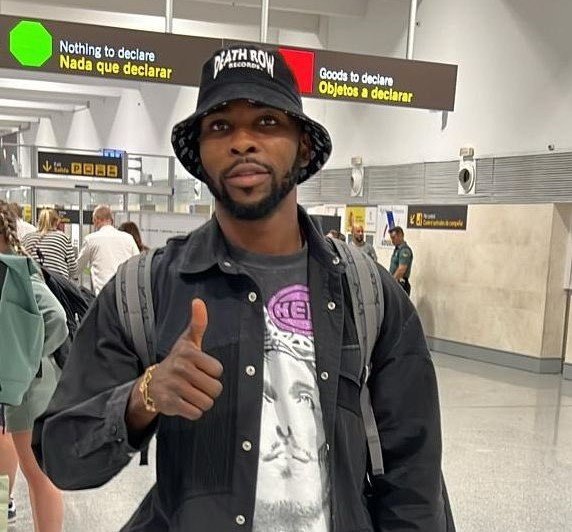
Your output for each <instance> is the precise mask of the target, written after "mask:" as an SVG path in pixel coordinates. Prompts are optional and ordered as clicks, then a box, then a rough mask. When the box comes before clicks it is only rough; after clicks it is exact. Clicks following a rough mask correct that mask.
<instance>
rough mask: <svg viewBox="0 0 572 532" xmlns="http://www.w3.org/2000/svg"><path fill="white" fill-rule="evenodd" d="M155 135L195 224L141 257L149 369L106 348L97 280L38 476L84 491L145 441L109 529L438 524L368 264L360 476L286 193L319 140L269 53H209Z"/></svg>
mask: <svg viewBox="0 0 572 532" xmlns="http://www.w3.org/2000/svg"><path fill="white" fill-rule="evenodd" d="M172 142H173V146H174V148H175V153H176V154H177V157H178V158H179V160H180V161H181V163H182V164H183V165H184V166H185V167H186V169H187V170H188V171H189V172H190V173H191V174H193V175H195V176H197V177H198V178H199V179H201V180H203V181H204V182H205V183H207V184H208V186H209V188H210V190H211V192H212V193H213V195H214V197H215V198H216V212H215V216H214V217H213V219H211V220H210V221H209V222H208V223H206V224H205V225H204V226H203V227H201V228H199V229H198V230H197V231H195V232H193V233H191V234H190V235H188V236H186V237H180V238H175V239H171V240H170V242H169V243H168V244H167V246H166V247H165V248H163V249H162V250H160V251H159V252H158V253H157V255H156V256H155V258H154V261H153V269H152V283H151V284H152V290H153V297H154V309H155V323H156V337H157V341H156V353H157V358H158V361H159V362H158V364H156V365H153V366H151V367H149V368H147V369H146V370H145V369H144V368H143V366H142V364H141V361H140V360H139V359H138V357H137V355H136V354H135V350H134V348H133V345H130V343H128V342H127V341H126V337H125V334H124V332H123V330H122V329H121V327H120V326H119V316H118V313H117V310H116V293H115V283H109V284H108V285H107V286H106V287H105V288H104V289H103V290H102V292H101V294H100V295H99V297H98V299H97V301H96V302H95V304H94V305H93V306H92V308H91V310H90V312H89V314H88V315H87V316H86V318H85V319H84V321H83V324H82V326H81V328H80V330H79V331H78V333H77V335H76V339H75V342H74V346H73V348H72V353H71V356H70V359H69V360H68V362H67V364H66V366H65V369H64V373H63V376H62V379H61V381H60V386H59V388H58V390H57V391H56V394H55V395H54V399H53V401H52V404H51V405H50V407H49V409H48V411H47V413H46V414H45V415H44V426H43V433H42V439H43V445H42V448H41V449H40V448H38V447H37V446H36V453H37V456H38V457H39V459H40V460H42V462H43V466H44V467H45V469H46V471H47V472H48V474H49V475H50V477H51V478H52V479H53V480H54V481H55V482H56V484H57V485H59V486H61V487H63V488H65V489H83V488H90V487H96V486H99V485H101V484H103V483H105V482H107V481H108V480H109V479H110V478H111V477H112V476H114V475H115V474H116V473H118V472H119V471H120V470H121V469H122V468H123V467H124V466H125V465H126V464H127V463H128V461H129V459H130V457H131V456H132V455H133V453H135V452H136V451H137V450H139V449H140V448H142V447H143V446H144V445H146V444H147V443H148V441H149V439H150V438H151V436H152V435H153V434H154V433H156V434H157V485H156V486H155V488H154V489H153V490H152V491H151V492H150V493H149V495H148V496H147V497H146V498H145V500H144V501H143V503H142V504H141V506H140V507H139V509H138V511H137V512H136V513H135V515H134V516H133V517H132V518H131V520H130V522H129V523H128V524H127V525H126V526H125V527H124V529H123V530H125V531H150V532H151V531H152V532H162V531H166V530H170V531H186V530H191V529H192V530H193V532H206V531H209V532H210V531H216V532H226V531H232V530H247V531H255V532H273V531H276V532H283V531H288V532H289V531H292V532H293V531H296V532H349V531H357V530H360V531H363V532H373V531H374V530H393V531H406V530H422V531H427V532H444V531H445V530H446V528H445V524H444V514H443V500H442V497H441V480H440V460H441V435H440V421H439V406H438V399H437V387H436V380H435V374H434V369H433V365H432V363H431V359H430V355H429V352H428V350H427V346H426V343H425V339H424V336H423V332H422V329H421V325H420V322H419V318H418V316H417V314H416V312H415V309H414V307H413V305H412V304H411V303H410V301H409V299H408V298H407V297H406V296H405V294H403V292H402V290H400V289H399V287H397V286H396V285H395V283H394V282H393V281H392V280H391V278H390V276H389V274H388V273H387V272H386V271H385V270H383V269H382V268H379V269H380V276H381V277H382V279H383V283H382V284H383V296H384V302H385V319H384V321H383V326H382V328H381V330H380V336H379V340H378V342H377V345H376V347H375V351H374V353H373V357H372V364H373V365H372V368H371V376H370V378H369V386H370V388H371V395H372V406H373V409H374V411H375V415H376V420H377V424H378V428H379V430H380V433H381V439H382V442H383V443H382V445H383V449H384V452H385V460H386V462H385V474H383V475H378V476H372V475H369V476H368V475H367V464H368V458H367V445H366V434H365V430H364V423H363V422H362V419H361V409H360V377H361V374H362V362H361V357H360V352H359V348H356V347H355V346H356V345H358V338H357V335H356V328H355V325H354V323H353V318H352V312H351V310H350V309H349V308H348V307H347V305H348V304H349V303H346V298H345V297H344V292H345V290H347V286H346V288H345V289H344V278H343V271H344V269H345V266H344V265H343V263H342V262H341V261H340V259H339V258H338V257H337V255H336V254H334V253H333V251H332V246H331V245H330V244H329V242H328V240H327V239H325V238H324V237H323V236H322V234H321V233H320V229H319V226H318V225H317V224H315V223H314V222H313V221H312V219H311V218H310V217H309V216H308V215H307V214H306V213H305V211H304V210H303V209H301V208H299V207H298V206H297V201H296V197H297V196H296V194H297V188H296V187H297V185H298V184H299V183H302V182H304V181H305V180H306V179H308V178H309V177H311V176H312V175H314V174H315V173H316V172H317V171H318V170H319V169H320V168H321V167H322V166H323V164H324V163H325V161H326V160H327V158H328V157H329V155H330V152H331V149H332V147H331V141H330V137H329V134H328V132H327V131H326V130H325V129H324V128H323V127H322V126H321V125H320V124H318V123H316V122H314V121H312V120H311V119H310V118H308V117H307V116H306V115H305V114H304V112H303V110H302V102H301V99H300V95H299V93H298V89H297V86H296V82H295V80H294V78H293V75H292V73H291V72H290V70H289V69H288V67H287V66H286V63H285V61H284V59H283V57H282V56H281V55H280V54H279V53H278V52H275V51H270V50H266V49H261V48H259V47H257V46H254V45H246V44H244V45H236V46H233V47H232V48H229V49H226V50H219V51H218V52H216V53H215V55H214V56H213V57H212V58H211V59H210V60H209V61H208V62H207V63H206V64H205V66H204V68H203V73H202V80H201V85H200V91H199V97H198V104H197V110H196V112H195V113H194V114H193V115H191V116H190V117H189V118H187V119H186V120H184V121H183V122H181V123H180V124H178V125H177V126H175V128H174V130H173V138H172ZM348 301H349V300H348ZM189 311H190V312H189ZM41 424H42V422H40V424H38V425H37V427H36V429H37V432H41V429H42V426H41ZM42 452H43V456H42ZM366 501H367V502H366Z"/></svg>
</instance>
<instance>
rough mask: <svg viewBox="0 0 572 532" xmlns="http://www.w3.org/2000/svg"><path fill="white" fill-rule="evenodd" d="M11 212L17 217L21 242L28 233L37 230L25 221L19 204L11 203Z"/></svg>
mask: <svg viewBox="0 0 572 532" xmlns="http://www.w3.org/2000/svg"><path fill="white" fill-rule="evenodd" d="M10 210H11V211H12V212H13V213H14V215H15V216H16V219H17V224H18V238H19V239H20V242H21V241H22V239H23V238H24V237H25V236H26V235H27V234H28V233H34V232H35V231H36V228H35V227H34V226H33V225H32V224H30V223H28V222H26V221H25V220H24V218H23V217H22V207H21V206H20V205H19V204H18V203H10Z"/></svg>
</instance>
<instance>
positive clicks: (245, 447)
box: [242, 440, 252, 453]
mask: <svg viewBox="0 0 572 532" xmlns="http://www.w3.org/2000/svg"><path fill="white" fill-rule="evenodd" d="M242 450H243V451H246V452H247V453H248V452H250V451H252V443H250V442H249V441H248V440H245V441H243V442H242Z"/></svg>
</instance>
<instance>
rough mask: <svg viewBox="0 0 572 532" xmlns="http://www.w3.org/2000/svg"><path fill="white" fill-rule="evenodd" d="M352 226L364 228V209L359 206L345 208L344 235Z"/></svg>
mask: <svg viewBox="0 0 572 532" xmlns="http://www.w3.org/2000/svg"><path fill="white" fill-rule="evenodd" d="M354 225H361V226H363V227H364V228H365V207H363V206H361V205H348V206H347V207H346V233H350V232H351V230H352V227H353V226H354Z"/></svg>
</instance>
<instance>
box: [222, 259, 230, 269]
mask: <svg viewBox="0 0 572 532" xmlns="http://www.w3.org/2000/svg"><path fill="white" fill-rule="evenodd" d="M223 265H224V266H225V267H226V268H230V267H231V266H232V264H231V263H230V262H229V261H227V260H225V261H224V262H223Z"/></svg>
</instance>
